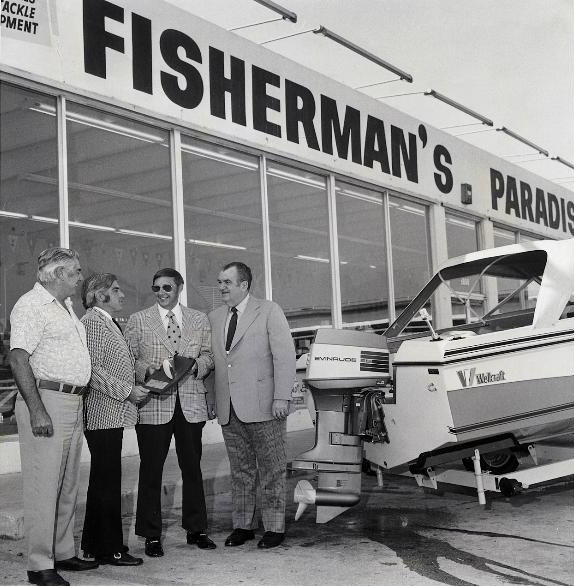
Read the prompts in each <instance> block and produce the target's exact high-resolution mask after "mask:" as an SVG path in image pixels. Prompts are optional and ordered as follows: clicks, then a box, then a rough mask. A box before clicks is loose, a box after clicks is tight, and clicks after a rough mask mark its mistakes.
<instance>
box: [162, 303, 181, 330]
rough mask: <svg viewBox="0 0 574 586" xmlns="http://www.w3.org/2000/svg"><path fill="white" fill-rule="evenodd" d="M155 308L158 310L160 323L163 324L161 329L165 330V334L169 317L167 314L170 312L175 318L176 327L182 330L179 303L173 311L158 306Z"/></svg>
mask: <svg viewBox="0 0 574 586" xmlns="http://www.w3.org/2000/svg"><path fill="white" fill-rule="evenodd" d="M157 308H158V310H159V316H160V317H161V323H162V324H163V327H164V328H165V331H166V332H167V325H168V323H169V317H167V314H168V313H169V312H170V311H171V312H172V313H173V316H174V318H175V321H176V322H177V325H178V326H179V327H180V328H183V315H182V312H181V305H180V304H179V303H178V304H177V305H176V306H175V307H174V308H173V309H165V308H163V307H162V306H161V305H158V306H157Z"/></svg>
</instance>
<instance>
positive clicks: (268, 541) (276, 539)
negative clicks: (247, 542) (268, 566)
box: [257, 531, 285, 549]
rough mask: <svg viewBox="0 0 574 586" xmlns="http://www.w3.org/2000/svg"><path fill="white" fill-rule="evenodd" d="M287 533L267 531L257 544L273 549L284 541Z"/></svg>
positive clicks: (261, 547)
mask: <svg viewBox="0 0 574 586" xmlns="http://www.w3.org/2000/svg"><path fill="white" fill-rule="evenodd" d="M284 539H285V533H275V531H265V533H264V534H263V537H262V538H261V540H260V541H259V543H258V544H257V547H259V548H260V549H271V548H272V547H277V546H278V545H281V544H282V543H283V540H284Z"/></svg>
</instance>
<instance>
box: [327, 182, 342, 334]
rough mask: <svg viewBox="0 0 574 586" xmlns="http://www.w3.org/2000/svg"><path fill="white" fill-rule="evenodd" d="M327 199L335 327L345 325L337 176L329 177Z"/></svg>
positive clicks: (332, 304) (332, 305)
mask: <svg viewBox="0 0 574 586" xmlns="http://www.w3.org/2000/svg"><path fill="white" fill-rule="evenodd" d="M327 201H328V207H329V247H330V254H331V307H332V309H331V312H332V318H333V327H334V328H342V327H343V313H342V309H341V278H340V271H339V236H338V232H337V199H336V193H335V176H334V175H333V174H330V175H329V177H328V179H327Z"/></svg>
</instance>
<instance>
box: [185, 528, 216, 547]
mask: <svg viewBox="0 0 574 586" xmlns="http://www.w3.org/2000/svg"><path fill="white" fill-rule="evenodd" d="M187 543H189V545H197V547H199V549H215V548H216V547H217V545H215V543H213V541H211V539H209V537H207V534H206V533H199V532H196V533H191V532H190V531H188V532H187Z"/></svg>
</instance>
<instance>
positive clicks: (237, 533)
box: [225, 529, 255, 547]
mask: <svg viewBox="0 0 574 586" xmlns="http://www.w3.org/2000/svg"><path fill="white" fill-rule="evenodd" d="M254 537H255V533H253V531H252V530H251V529H234V530H233V531H232V532H231V535H230V536H229V537H228V538H227V539H226V540H225V545H228V546H230V547H235V546H236V545H243V544H244V543H245V542H246V541H249V540H250V539H253V538H254Z"/></svg>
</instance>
